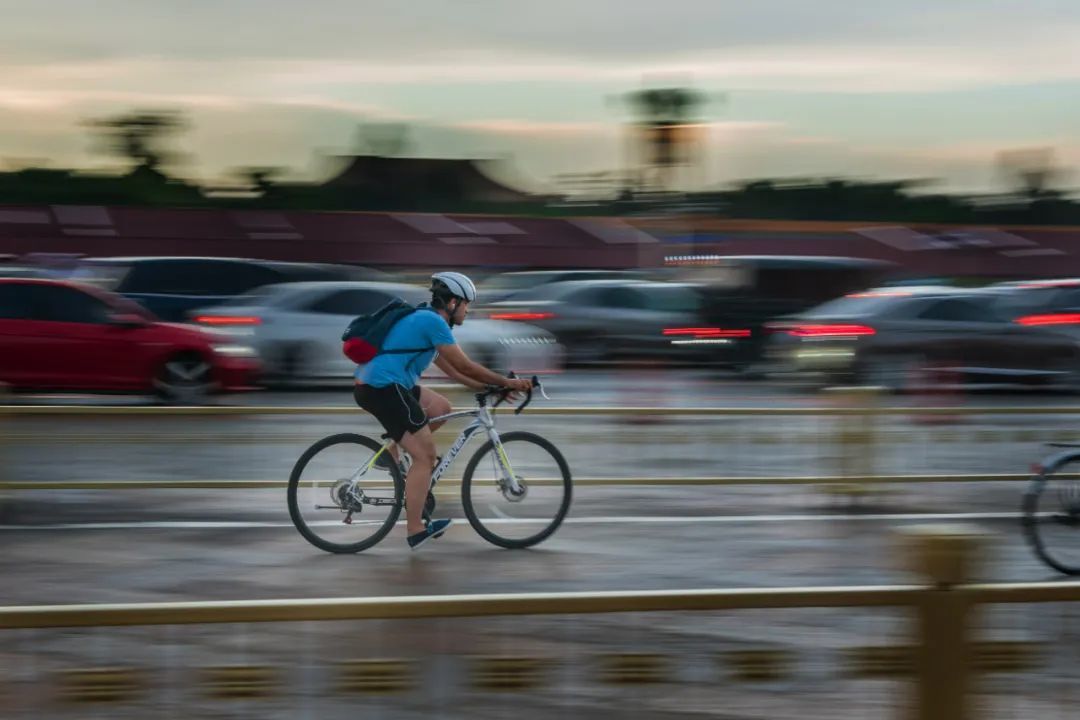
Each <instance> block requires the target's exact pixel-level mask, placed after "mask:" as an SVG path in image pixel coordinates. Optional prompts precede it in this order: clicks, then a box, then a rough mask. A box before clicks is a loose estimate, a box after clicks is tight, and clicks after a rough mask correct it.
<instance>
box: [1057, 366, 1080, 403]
mask: <svg viewBox="0 0 1080 720" xmlns="http://www.w3.org/2000/svg"><path fill="white" fill-rule="evenodd" d="M1054 384H1055V385H1057V386H1058V387H1059V388H1061V389H1062V390H1064V391H1065V392H1066V393H1068V394H1069V395H1077V394H1080V359H1078V358H1069V359H1068V360H1065V361H1064V362H1062V363H1061V365H1060V367H1058V368H1057V370H1056V382H1055V383H1054Z"/></svg>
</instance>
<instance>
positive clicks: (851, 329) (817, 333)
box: [787, 324, 877, 337]
mask: <svg viewBox="0 0 1080 720" xmlns="http://www.w3.org/2000/svg"><path fill="white" fill-rule="evenodd" d="M787 332H788V335H794V336H795V337H857V336H860V335H874V334H876V333H877V330H875V329H874V328H872V327H870V326H869V325H843V324H834V325H796V326H795V327H793V328H791V329H790V330H788V331H787Z"/></svg>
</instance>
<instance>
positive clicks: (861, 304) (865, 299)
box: [803, 292, 903, 318]
mask: <svg viewBox="0 0 1080 720" xmlns="http://www.w3.org/2000/svg"><path fill="white" fill-rule="evenodd" d="M898 297H903V295H898V294H896V293H881V294H878V293H872V292H869V293H855V294H854V295H848V296H846V297H842V298H837V299H836V300H830V301H829V302H827V303H824V304H822V305H818V306H817V307H815V308H813V309H811V310H808V311H807V312H805V313H803V316H804V317H811V318H812V317H866V316H869V315H876V314H877V313H879V312H881V311H882V310H884V309H885V308H887V307H889V306H890V305H892V304H893V303H895V302H896V301H897V298H898Z"/></svg>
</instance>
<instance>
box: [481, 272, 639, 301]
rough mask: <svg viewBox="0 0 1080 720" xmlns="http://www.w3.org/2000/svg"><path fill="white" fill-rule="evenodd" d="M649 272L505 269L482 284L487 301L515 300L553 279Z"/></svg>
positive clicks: (635, 275) (612, 277)
mask: <svg viewBox="0 0 1080 720" xmlns="http://www.w3.org/2000/svg"><path fill="white" fill-rule="evenodd" d="M647 278H648V275H647V273H646V272H645V271H641V270H523V271H519V272H505V273H499V274H498V275H492V276H491V277H488V278H485V279H484V280H483V282H481V283H480V286H479V288H478V290H479V293H480V301H481V303H483V304H490V303H494V302H500V301H503V300H513V299H514V297H515V296H516V295H518V294H519V293H527V292H529V291H531V290H533V289H535V288H538V287H540V286H542V285H547V284H549V283H560V282H571V281H574V280H621V279H627V280H644V279H647Z"/></svg>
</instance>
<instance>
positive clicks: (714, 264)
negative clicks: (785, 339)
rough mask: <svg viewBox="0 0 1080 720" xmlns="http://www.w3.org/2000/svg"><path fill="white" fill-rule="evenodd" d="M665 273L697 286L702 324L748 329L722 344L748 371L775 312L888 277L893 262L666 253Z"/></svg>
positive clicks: (757, 363) (758, 364)
mask: <svg viewBox="0 0 1080 720" xmlns="http://www.w3.org/2000/svg"><path fill="white" fill-rule="evenodd" d="M667 271H668V272H669V273H670V275H671V277H673V278H677V279H681V280H682V281H684V282H693V283H697V284H698V285H699V286H700V287H701V295H702V309H701V313H702V320H703V322H704V324H705V325H706V326H710V327H724V328H741V329H744V330H748V331H749V335H748V337H746V338H744V339H743V340H742V341H741V342H740V343H739V344H738V346H737V347H735V348H724V349H725V351H726V352H728V354H729V355H730V354H731V353H732V352H734V353H735V355H734V357H732V361H733V362H734V364H735V365H736V366H737V367H738V368H739V369H741V370H744V371H746V372H747V373H748V374H751V375H753V374H758V373H759V372H760V371H761V369H762V361H763V360H764V354H765V345H766V342H767V340H768V333H767V332H766V331H765V325H766V324H767V323H769V322H770V321H772V320H775V319H776V318H780V317H784V316H786V315H792V314H796V313H800V312H803V311H805V310H809V309H810V308H812V307H815V306H817V305H820V304H821V303H823V302H826V301H827V300H832V299H835V298H838V297H843V296H844V295H846V294H848V293H851V292H854V291H857V290H862V289H864V288H868V287H874V286H876V285H879V284H881V283H882V282H884V281H885V280H886V279H891V278H892V277H893V276H894V275H895V274H896V271H897V266H896V265H894V264H892V263H888V262H883V261H879V260H867V259H863V258H849V257H825V256H821V257H819V256H791V255H720V256H711V257H705V258H699V257H687V258H672V259H669V266H668V268H667Z"/></svg>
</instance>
